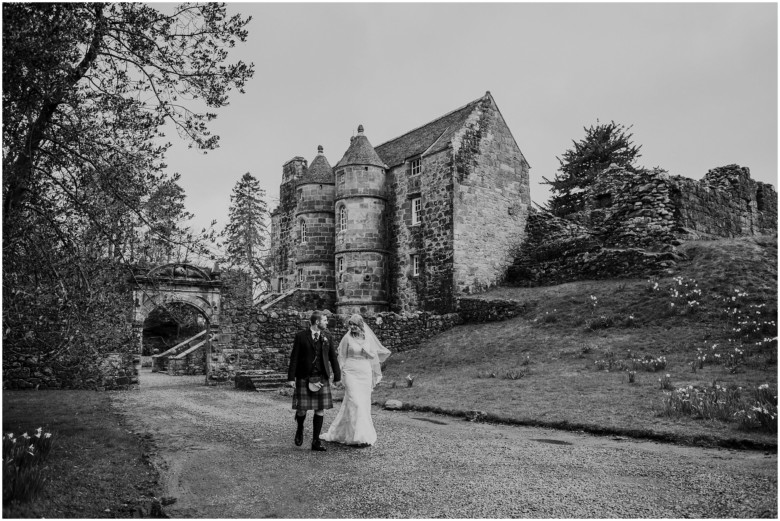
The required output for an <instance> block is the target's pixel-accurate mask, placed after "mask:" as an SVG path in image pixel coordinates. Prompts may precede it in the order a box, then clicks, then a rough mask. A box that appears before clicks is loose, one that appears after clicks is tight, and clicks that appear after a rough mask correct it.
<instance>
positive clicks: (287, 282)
mask: <svg viewBox="0 0 780 521" xmlns="http://www.w3.org/2000/svg"><path fill="white" fill-rule="evenodd" d="M305 172H306V160H305V159H304V158H302V157H300V156H296V157H294V158H292V159H290V160H289V161H287V162H286V163H285V164H284V166H282V184H281V186H280V187H279V207H278V208H277V209H276V210H274V211H273V212H272V213H271V243H272V248H271V258H272V259H273V263H274V266H273V267H274V270H273V271H274V273H275V274H276V276H275V277H274V278H273V279H272V281H271V286H272V291H276V292H281V291H286V290H288V289H291V288H292V287H293V286H294V277H295V253H296V251H295V244H296V242H295V233H294V231H295V210H296V208H297V203H298V202H297V199H296V192H295V187H296V185H297V183H298V179H300V178H301V177H303V174H304V173H305Z"/></svg>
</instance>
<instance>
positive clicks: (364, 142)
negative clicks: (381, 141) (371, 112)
mask: <svg viewBox="0 0 780 521" xmlns="http://www.w3.org/2000/svg"><path fill="white" fill-rule="evenodd" d="M345 165H369V166H378V167H379V168H387V165H385V163H384V161H382V159H381V158H380V157H379V154H377V153H376V150H374V147H373V146H371V143H369V141H368V138H367V137H366V136H365V135H364V134H363V125H360V126H359V127H358V134H357V136H354V137H353V138H352V141H351V143H350V144H349V148H348V149H347V151H346V152H344V157H342V158H341V161H339V162H338V163H336V166H335V168H339V167H341V166H345Z"/></svg>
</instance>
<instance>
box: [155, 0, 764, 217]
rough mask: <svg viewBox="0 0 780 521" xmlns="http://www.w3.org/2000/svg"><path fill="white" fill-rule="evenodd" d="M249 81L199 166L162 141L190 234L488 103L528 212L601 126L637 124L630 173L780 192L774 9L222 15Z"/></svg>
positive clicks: (386, 7) (388, 7) (196, 157)
mask: <svg viewBox="0 0 780 521" xmlns="http://www.w3.org/2000/svg"><path fill="white" fill-rule="evenodd" d="M228 5H229V12H231V13H241V14H243V15H251V16H252V22H251V23H250V25H249V27H248V28H249V39H248V41H247V43H246V44H245V45H243V46H241V47H240V48H238V49H236V50H235V52H234V53H233V56H234V57H236V58H240V59H243V60H245V61H251V62H254V64H255V69H256V73H255V77H254V79H253V80H252V81H251V82H250V83H249V85H248V86H247V88H246V94H243V95H240V94H235V95H234V96H233V97H232V98H231V104H230V106H229V107H226V108H225V109H223V110H221V111H220V113H219V117H218V119H217V120H216V121H215V122H214V123H213V126H212V128H213V130H214V131H215V132H216V133H217V134H219V135H220V136H221V147H220V149H218V150H216V151H212V152H209V153H208V154H207V155H203V154H202V153H201V152H198V151H196V150H192V149H187V147H186V146H185V145H184V144H183V143H181V142H178V141H177V140H176V139H175V138H172V141H173V142H174V147H173V148H172V149H171V151H170V153H169V157H168V165H169V168H170V170H171V171H172V172H179V173H181V174H182V180H181V184H182V186H183V187H184V188H185V190H186V193H187V206H188V209H189V210H190V211H191V212H193V213H195V215H196V218H195V219H194V220H193V221H192V224H193V225H194V226H195V227H197V228H200V227H203V226H206V225H207V224H208V223H209V222H210V221H211V220H212V219H216V220H217V221H218V227H219V228H221V227H223V226H224V224H225V223H226V222H227V215H228V206H229V204H230V193H231V190H232V189H233V186H234V185H235V183H236V182H237V181H238V179H239V178H240V177H241V176H242V175H243V174H244V173H245V172H251V173H252V175H254V176H255V177H257V178H258V179H259V180H260V183H261V185H262V187H263V188H264V189H265V190H266V192H267V195H268V199H269V202H270V203H271V207H274V206H275V205H276V201H277V198H278V196H279V183H280V181H281V173H282V165H283V164H284V163H285V162H286V161H288V160H289V159H291V158H293V157H294V156H303V157H304V158H306V159H307V160H308V161H309V162H311V160H312V159H313V158H314V157H315V155H316V153H317V145H323V147H324V149H325V155H326V157H327V158H328V160H329V161H330V163H331V165H335V164H336V163H337V162H338V161H339V159H341V156H342V155H343V154H344V152H345V151H346V149H347V146H348V144H349V138H350V136H352V135H353V134H355V133H356V129H357V126H358V125H359V124H362V125H363V126H364V127H365V133H366V136H367V137H368V139H369V140H370V141H371V143H372V144H373V145H374V146H377V145H379V144H381V143H383V142H385V141H387V140H389V139H392V138H395V137H397V136H399V135H401V134H404V133H405V132H407V131H408V130H411V129H413V128H415V127H418V126H420V125H423V124H425V123H427V122H429V121H432V120H434V119H436V118H438V117H439V116H442V115H444V114H446V113H447V112H450V111H452V110H454V109H456V108H459V107H461V106H463V105H465V104H467V103H469V102H470V101H472V100H475V99H477V98H479V97H480V96H482V95H484V93H485V91H490V92H491V94H492V95H493V97H494V98H495V100H496V103H497V104H498V107H499V109H500V110H501V113H502V114H503V116H504V119H506V121H507V123H508V125H509V128H510V129H511V131H512V133H513V135H514V137H515V140H516V141H517V143H518V145H519V146H520V149H521V150H522V151H523V154H524V155H525V157H526V158H527V159H528V161H529V162H530V164H531V199H532V200H533V201H535V202H537V203H544V202H545V201H546V200H547V198H548V196H549V192H548V191H547V187H546V186H544V185H541V184H540V183H541V181H542V177H543V176H544V177H548V178H551V177H552V176H554V175H555V171H556V170H557V168H558V161H557V160H556V156H560V155H561V154H562V153H563V152H564V151H565V150H566V149H567V148H569V147H570V145H571V142H572V140H579V139H581V138H582V137H583V136H584V131H583V127H586V126H590V125H592V124H595V123H596V122H597V120H600V121H602V122H608V121H610V120H614V121H616V122H619V123H623V124H625V125H626V126H628V125H633V129H632V132H633V134H634V141H635V143H636V144H641V145H642V157H641V158H640V159H639V164H640V165H642V166H646V167H655V166H660V167H662V168H664V169H666V170H668V171H669V172H670V173H671V174H676V175H683V176H687V177H690V178H693V179H700V178H701V177H702V176H703V175H704V174H705V173H706V172H707V170H709V169H710V168H714V167H717V166H723V165H728V164H732V163H737V164H739V165H741V166H747V167H749V168H750V171H751V174H752V176H753V178H754V179H757V180H760V181H763V182H767V183H771V184H773V185H774V186H775V187H776V186H777V172H778V170H777V139H778V136H777V114H778V106H777V100H778V85H777V73H778V71H777V67H778V56H777V52H778V41H777V21H778V18H777V4H775V3H761V4H743V3H739V4H725V3H717V4H704V3H688V4H670V3H654V4H636V3H601V4H581V3H574V4H570V3H566V4H564V3H532V4H531V3H496V4H484V3H477V4H470V3H469V4H467V3H430V4H415V3H390V4H378V3H346V4H344V3H342V4H327V3H315V4H304V3H283V4H262V3H230V4H228Z"/></svg>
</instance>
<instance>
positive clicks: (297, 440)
mask: <svg viewBox="0 0 780 521" xmlns="http://www.w3.org/2000/svg"><path fill="white" fill-rule="evenodd" d="M295 444H296V445H297V446H298V447H300V446H301V445H303V431H296V432H295Z"/></svg>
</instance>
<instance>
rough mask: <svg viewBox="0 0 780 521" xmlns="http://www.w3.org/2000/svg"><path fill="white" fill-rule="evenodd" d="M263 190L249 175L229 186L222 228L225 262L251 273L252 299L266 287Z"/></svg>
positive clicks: (266, 233) (266, 226) (246, 174)
mask: <svg viewBox="0 0 780 521" xmlns="http://www.w3.org/2000/svg"><path fill="white" fill-rule="evenodd" d="M264 197H265V190H263V189H262V188H260V183H259V182H258V180H257V179H255V177H254V176H253V175H252V174H250V173H249V172H247V173H245V174H244V175H243V176H242V177H241V179H240V180H239V181H238V182H237V183H236V186H234V187H233V193H232V194H231V196H230V210H229V222H228V224H227V226H226V227H225V231H224V234H225V245H226V250H227V256H226V259H225V260H226V262H227V263H228V264H229V266H231V267H232V266H235V267H238V268H239V269H242V270H244V271H246V272H248V273H250V274H251V277H252V281H253V284H252V286H253V296H255V297H257V296H258V295H259V294H260V293H262V292H263V291H264V290H265V289H266V288H267V286H268V270H267V267H266V266H265V259H266V257H267V256H268V247H267V245H268V217H269V215H268V205H267V204H266V202H265V200H264Z"/></svg>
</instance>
